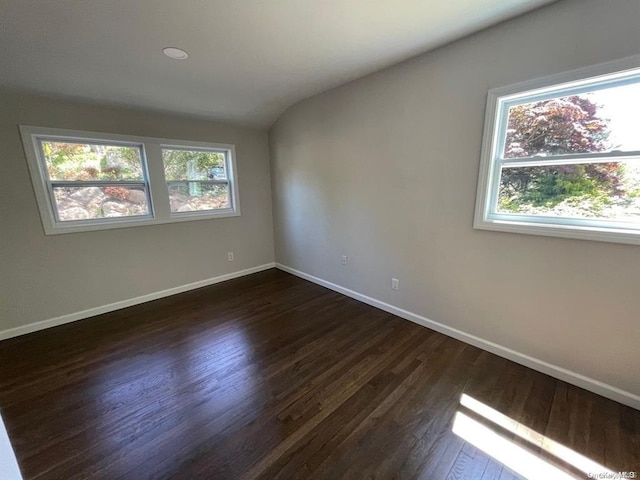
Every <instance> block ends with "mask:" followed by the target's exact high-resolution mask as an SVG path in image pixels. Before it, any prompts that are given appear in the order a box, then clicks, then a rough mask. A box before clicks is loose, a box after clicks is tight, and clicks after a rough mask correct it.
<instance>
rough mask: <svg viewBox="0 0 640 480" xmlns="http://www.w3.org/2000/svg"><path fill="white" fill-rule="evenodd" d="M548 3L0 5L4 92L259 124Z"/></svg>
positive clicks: (302, 0)
mask: <svg viewBox="0 0 640 480" xmlns="http://www.w3.org/2000/svg"><path fill="white" fill-rule="evenodd" d="M551 1H552V0H446V1H443V0H321V1H318V0H316V1H314V0H269V1H266V0H179V1H178V0H55V1H51V0H49V1H43V0H0V45H1V48H0V86H5V87H9V88H14V89H21V90H28V91H34V92H38V93H43V94H49V95H56V96H62V97H67V98H76V99H81V100H89V101H92V102H98V103H105V104H114V105H128V106H134V107H140V108H145V109H153V110H158V111H166V112H173V113H181V114H188V115H192V116H197V117H204V118H210V119H218V120H225V121H229V122H233V123H242V124H247V125H255V126H259V127H266V126H269V125H270V124H271V123H272V122H273V121H274V120H275V119H276V118H277V117H278V115H280V114H281V113H282V112H283V111H284V110H285V109H286V108H288V107H289V106H290V105H292V104H294V103H295V102H297V101H299V100H301V99H303V98H305V97H308V96H310V95H313V94H315V93H318V92H321V91H323V90H327V89H329V88H331V87H333V86H336V85H339V84H341V83H344V82H347V81H349V80H352V79H355V78H358V77H361V76H363V75H365V74H368V73H371V72H374V71H376V70H379V69H381V68H383V67H386V66H388V65H391V64H394V63H397V62H399V61H401V60H404V59H406V58H409V57H411V56H414V55H417V54H419V53H421V52H424V51H426V50H429V49H432V48H435V47H437V46H440V45H443V44H444V43H447V42H449V41H451V40H453V39H456V38H459V37H462V36H464V35H466V34H469V33H471V32H473V31H477V30H480V29H482V28H485V27H487V26H489V25H492V24H495V23H498V22H500V21H502V20H505V19H507V18H510V17H513V16H516V15H519V14H522V13H524V12H526V11H529V10H532V9H534V8H536V7H538V6H540V5H543V4H546V3H550V2H551ZM169 46H175V47H180V48H182V49H184V50H186V51H187V52H188V53H189V58H188V59H187V60H172V59H169V58H167V57H166V56H164V55H163V53H162V49H163V47H169Z"/></svg>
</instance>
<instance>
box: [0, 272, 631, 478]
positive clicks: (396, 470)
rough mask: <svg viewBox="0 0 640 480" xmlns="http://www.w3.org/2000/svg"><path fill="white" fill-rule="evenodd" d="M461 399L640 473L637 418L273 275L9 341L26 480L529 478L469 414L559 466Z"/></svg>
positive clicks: (11, 400) (4, 394)
mask: <svg viewBox="0 0 640 480" xmlns="http://www.w3.org/2000/svg"><path fill="white" fill-rule="evenodd" d="M463 395H468V396H469V398H472V399H474V400H475V401H478V402H481V403H482V404H484V405H485V406H486V407H488V408H490V409H492V410H493V411H495V412H499V413H500V414H502V415H505V416H506V417H508V418H510V419H512V420H514V421H516V422H519V423H520V424H521V425H523V426H526V427H528V428H531V429H533V430H535V431H536V432H539V433H540V434H543V435H545V436H547V437H548V438H551V439H553V440H554V441H557V442H559V443H560V444H562V445H565V446H566V447H568V448H571V449H573V450H575V451H576V452H578V453H580V454H582V455H584V456H586V457H588V458H590V459H591V460H593V461H595V462H598V463H600V464H602V465H605V466H606V467H607V468H611V469H614V470H615V471H618V470H621V471H625V470H626V471H633V470H634V469H635V470H636V471H637V470H638V468H639V467H638V466H640V412H638V411H637V410H634V409H631V408H629V407H625V406H623V405H620V404H617V403H615V402H612V401H610V400H607V399H604V398H602V397H599V396H597V395H594V394H592V393H589V392H587V391H585V390H582V389H580V388H577V387H574V386H571V385H568V384H566V383H564V382H561V381H559V380H556V379H553V378H551V377H548V376H546V375H543V374H540V373H538V372H534V371H533V370H530V369H527V368H525V367H522V366H520V365H517V364H514V363H512V362H510V361H507V360H505V359H502V358H499V357H497V356H495V355H492V354H490V353H487V352H484V351H481V350H479V349H477V348H475V347H472V346H470V345H466V344H464V343H462V342H459V341H457V340H454V339H452V338H449V337H446V336H444V335H441V334H439V333H436V332H433V331H431V330H428V329H425V328H423V327H420V326H418V325H415V324H413V323H411V322H407V321H405V320H402V319H399V318H397V317H395V316H393V315H390V314H388V313H386V312H383V311H381V310H377V309H375V308H373V307H370V306H368V305H365V304H363V303H360V302H357V301H356V300H353V299H351V298H347V297H345V296H343V295H341V294H338V293H336V292H333V291H330V290H327V289H325V288H323V287H320V286H317V285H314V284H312V283H309V282H307V281H304V280H301V279H299V278H296V277H294V276H292V275H289V274H286V273H284V272H281V271H278V270H275V269H273V270H269V271H265V272H260V273H258V274H255V275H249V276H246V277H242V278H238V279H235V280H231V281H229V282H224V283H221V284H217V285H214V286H211V287H206V288H202V289H198V290H194V291H191V292H186V293H184V294H180V295H175V296H172V297H167V298H163V299H159V300H156V301H153V302H149V303H146V304H142V305H136V306H134V307H130V308H127V309H123V310H119V311H116V312H111V313H108V314H104V315H100V316H97V317H94V318H92V319H87V320H83V321H81V322H76V323H73V324H68V325H63V326H60V327H56V328H52V329H49V330H45V331H41V332H37V333H33V334H30V335H25V336H22V337H18V338H14V339H11V340H6V341H3V342H0V414H1V415H2V418H3V421H4V423H5V425H6V427H7V431H8V433H9V436H10V439H11V441H12V444H13V447H14V450H15V452H16V455H17V458H18V461H19V464H20V467H21V469H22V473H23V475H24V478H25V479H26V480H31V479H38V480H50V479H64V480H79V479H87V478H96V479H109V480H111V479H114V480H116V479H122V480H128V479H132V480H142V479H163V480H164V479H169V478H172V479H175V480H178V479H193V478H202V479H209V478H212V479H216V480H217V479H239V478H244V479H255V478H261V479H296V478H299V479H304V480H311V479H331V480H333V479H339V478H340V479H341V478H345V479H346V478H354V479H362V478H380V479H395V478H397V479H419V478H423V479H429V480H439V479H445V478H451V479H456V480H457V479H483V480H497V479H503V480H506V479H509V480H511V479H515V478H520V477H519V476H517V475H516V474H514V473H513V472H512V471H510V470H509V469H507V468H505V467H504V466H503V465H502V464H501V463H500V462H499V460H497V459H494V458H491V457H489V456H488V455H487V454H486V453H484V452H483V449H482V447H483V445H475V444H473V443H471V442H470V441H468V440H467V439H465V438H462V437H461V436H459V435H458V434H456V433H455V432H454V431H453V426H454V422H455V421H456V418H457V415H458V414H465V415H468V416H469V418H472V419H473V420H474V421H478V422H480V423H481V424H482V425H483V426H484V427H485V428H489V429H491V430H492V431H494V432H496V433H497V434H499V435H500V436H501V437H502V438H504V439H506V440H507V441H509V442H512V443H513V444H516V445H519V446H521V447H523V448H527V449H528V451H531V452H533V453H534V454H535V455H537V456H539V457H540V458H541V459H543V460H544V461H547V462H550V463H554V464H555V463H557V462H561V460H560V459H557V458H554V457H553V455H552V454H551V453H549V452H546V451H543V450H542V449H540V448H539V447H536V446H535V445H531V444H530V442H528V441H526V440H524V439H522V438H520V437H519V436H518V435H516V434H515V433H513V432H510V431H508V430H505V429H504V428H503V427H501V426H500V425H497V424H495V422H494V421H492V420H491V419H490V418H484V417H483V416H482V415H481V414H480V413H478V412H474V411H471V410H470V409H469V408H468V407H465V406H464V405H462V403H461V400H462V398H463ZM565 467H566V469H567V471H570V472H572V474H575V472H576V471H577V470H576V469H575V468H574V467H572V466H571V465H565ZM578 478H579V477H578Z"/></svg>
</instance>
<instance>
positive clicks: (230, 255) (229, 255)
mask: <svg viewBox="0 0 640 480" xmlns="http://www.w3.org/2000/svg"><path fill="white" fill-rule="evenodd" d="M227 258H228V259H229V261H230V262H233V252H227Z"/></svg>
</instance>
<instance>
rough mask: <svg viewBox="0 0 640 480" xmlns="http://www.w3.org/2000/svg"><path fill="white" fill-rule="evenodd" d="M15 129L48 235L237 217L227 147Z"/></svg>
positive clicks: (231, 150) (232, 166)
mask: <svg viewBox="0 0 640 480" xmlns="http://www.w3.org/2000/svg"><path fill="white" fill-rule="evenodd" d="M20 130H21V133H22V138H23V143H24V146H25V152H26V155H27V160H28V163H29V168H30V172H31V177H32V180H33V184H34V189H35V192H36V198H37V200H38V206H39V208H40V214H41V217H42V223H43V226H44V229H45V233H47V234H55V233H70V232H78V231H86V230H96V229H105V228H119V227H126V226H134V225H149V224H155V223H167V222H174V221H185V220H198V219H206V218H215V217H227V216H236V215H239V214H240V208H239V200H238V192H237V180H236V172H235V149H234V147H233V145H222V144H210V143H202V142H185V141H179V140H167V139H157V138H148V137H129V136H122V135H111V134H102V133H94V132H77V131H69V130H59V129H47V128H39V127H25V126H23V127H20Z"/></svg>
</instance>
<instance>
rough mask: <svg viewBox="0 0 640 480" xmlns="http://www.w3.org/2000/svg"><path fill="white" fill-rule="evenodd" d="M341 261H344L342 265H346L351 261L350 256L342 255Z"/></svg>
mask: <svg viewBox="0 0 640 480" xmlns="http://www.w3.org/2000/svg"><path fill="white" fill-rule="evenodd" d="M340 263H342V265H346V264H348V263H349V257H347V256H346V255H342V259H341V260H340Z"/></svg>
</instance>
